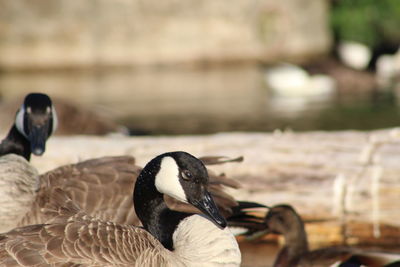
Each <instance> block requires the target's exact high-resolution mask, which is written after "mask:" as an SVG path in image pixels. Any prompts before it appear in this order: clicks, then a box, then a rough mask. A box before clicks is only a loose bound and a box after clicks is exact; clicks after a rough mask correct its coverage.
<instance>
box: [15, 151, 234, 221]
mask: <svg viewBox="0 0 400 267" xmlns="http://www.w3.org/2000/svg"><path fill="white" fill-rule="evenodd" d="M218 159H219V157H218ZM208 161H209V162H212V163H213V164H218V163H219V164H222V163H225V162H226V161H227V159H225V158H224V161H222V160H220V161H217V160H216V159H213V161H211V160H210V159H209V160H208ZM140 171H141V168H140V167H139V166H137V165H135V159H134V158H133V157H131V156H114V157H112V156H111V157H102V158H95V159H91V160H86V161H83V162H80V163H76V164H69V165H65V166H61V167H59V168H56V169H54V170H52V171H49V172H47V173H45V174H43V175H41V177H40V180H41V187H40V189H39V191H38V193H37V195H36V199H35V201H33V203H32V205H31V208H30V209H29V212H28V213H27V214H26V215H25V216H24V217H23V218H22V220H21V221H20V222H19V223H18V226H24V225H30V224H38V223H44V222H45V221H47V220H48V219H49V218H50V217H49V216H48V215H45V214H44V213H42V211H41V208H43V207H44V205H45V204H46V203H47V202H48V201H49V200H48V197H49V194H48V190H47V189H48V188H51V187H60V188H63V189H64V190H65V191H66V192H67V194H68V196H69V197H70V198H71V199H72V200H73V201H74V202H75V203H76V204H77V205H78V206H79V207H80V208H82V210H84V211H85V212H86V213H87V214H90V215H91V216H93V217H96V218H98V219H101V220H106V221H113V222H115V223H119V224H132V225H140V221H139V219H138V218H137V216H136V213H135V211H134V209H133V208H132V188H133V187H134V184H135V182H136V178H137V176H138V175H139V173H140ZM209 173H210V186H209V190H210V192H211V194H212V195H213V196H214V200H215V201H216V203H217V205H218V206H219V207H220V210H221V211H222V212H224V214H226V215H229V214H230V212H231V210H230V209H231V207H234V206H236V205H237V203H236V201H235V199H234V198H233V197H232V196H230V195H229V194H227V193H225V192H224V187H225V186H226V187H233V188H237V187H239V186H240V185H239V183H238V182H237V181H235V180H233V179H231V178H228V177H226V176H225V175H224V174H220V175H217V174H215V173H214V172H212V171H211V170H209ZM170 200H171V201H168V203H169V204H170V205H171V206H170V208H172V209H176V210H179V211H186V212H193V213H198V212H199V211H198V210H197V209H196V208H194V207H193V206H191V205H188V204H185V203H182V202H178V201H177V200H175V199H170Z"/></svg>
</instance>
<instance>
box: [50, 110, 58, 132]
mask: <svg viewBox="0 0 400 267" xmlns="http://www.w3.org/2000/svg"><path fill="white" fill-rule="evenodd" d="M51 113H52V114H53V129H51V134H53V133H54V132H55V131H56V130H57V126H58V118H57V112H56V109H55V108H54V106H51Z"/></svg>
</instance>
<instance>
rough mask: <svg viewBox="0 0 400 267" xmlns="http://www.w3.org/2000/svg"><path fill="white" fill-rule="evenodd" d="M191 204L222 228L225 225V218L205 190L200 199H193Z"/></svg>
mask: <svg viewBox="0 0 400 267" xmlns="http://www.w3.org/2000/svg"><path fill="white" fill-rule="evenodd" d="M193 205H194V206H195V207H196V208H198V209H199V210H200V211H202V212H203V213H204V214H205V215H206V216H207V217H209V218H210V219H211V220H212V221H213V222H214V223H216V224H217V225H219V226H220V227H222V228H225V227H226V220H225V218H224V217H223V216H222V215H221V214H220V213H219V210H218V208H217V205H216V204H215V202H214V200H213V199H212V197H211V195H210V193H209V192H207V191H205V192H204V195H203V198H202V199H201V200H200V201H194V203H193Z"/></svg>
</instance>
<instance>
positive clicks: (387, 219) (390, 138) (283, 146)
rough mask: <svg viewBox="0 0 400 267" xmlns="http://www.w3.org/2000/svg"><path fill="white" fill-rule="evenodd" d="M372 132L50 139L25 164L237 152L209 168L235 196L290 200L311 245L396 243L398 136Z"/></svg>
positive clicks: (269, 201)
mask: <svg viewBox="0 0 400 267" xmlns="http://www.w3.org/2000/svg"><path fill="white" fill-rule="evenodd" d="M399 132H400V131H399V130H398V129H388V130H379V131H372V132H359V131H342V132H307V133H293V132H279V131H276V132H274V133H223V134H216V135H209V136H169V137H119V136H108V137H85V136H73V137H55V138H52V139H50V140H49V143H48V146H47V151H46V154H45V156H43V157H34V158H33V160H32V162H33V164H34V165H35V166H37V167H38V169H39V170H40V171H41V172H43V171H46V170H49V169H52V168H54V167H57V166H59V165H61V164H67V163H71V162H77V161H79V160H84V159H88V158H92V157H99V156H103V155H120V154H129V155H133V156H135V157H136V158H137V162H138V164H141V165H143V164H145V163H146V162H147V161H148V160H149V159H151V158H152V157H153V156H155V155H156V154H160V153H163V152H165V151H173V150H185V151H188V152H190V153H192V154H194V155H196V156H205V155H226V156H231V157H235V156H239V155H242V156H244V162H242V163H232V164H225V165H222V166H215V167H214V166H213V169H215V170H216V171H219V172H224V173H226V174H227V175H229V176H231V177H234V178H236V179H238V180H239V181H240V182H241V183H242V185H243V188H241V189H239V190H236V191H235V192H233V193H234V195H235V197H236V198H238V199H242V200H249V201H257V202H261V203H264V204H267V205H274V204H277V203H289V204H291V205H293V206H294V207H295V208H296V209H297V210H298V211H299V213H300V214H301V215H302V216H303V217H304V218H305V219H306V220H307V221H314V222H312V223H311V222H310V223H308V224H307V231H308V234H309V238H310V243H311V245H312V246H314V247H315V246H320V245H327V244H342V243H347V244H352V245H354V244H357V245H362V244H379V245H395V244H396V245H398V244H399V243H400V230H399V226H400V164H399V162H400V134H399Z"/></svg>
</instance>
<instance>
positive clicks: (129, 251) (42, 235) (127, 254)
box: [0, 188, 171, 266]
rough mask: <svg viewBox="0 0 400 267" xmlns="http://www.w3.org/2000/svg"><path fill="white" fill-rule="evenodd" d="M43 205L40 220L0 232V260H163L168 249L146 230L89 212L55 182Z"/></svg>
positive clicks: (20, 262) (83, 262)
mask: <svg viewBox="0 0 400 267" xmlns="http://www.w3.org/2000/svg"><path fill="white" fill-rule="evenodd" d="M43 210H44V213H46V214H48V213H50V215H51V217H52V219H50V220H49V221H48V222H47V223H46V224H38V225H31V226H25V227H21V228H16V229H14V230H12V231H10V232H8V233H5V234H1V235H0V266H61V265H64V264H66V265H68V266H69V265H72V264H77V265H79V264H81V265H84V266H111V265H112V266H132V265H133V264H134V266H167V265H168V264H167V263H168V255H171V253H170V252H169V251H167V250H165V249H164V247H163V246H162V245H161V243H159V242H158V241H157V240H156V239H155V238H154V237H153V236H152V235H151V234H150V233H148V232H147V231H146V230H144V229H142V228H139V227H134V226H129V225H119V224H116V223H114V222H107V221H102V220H99V219H97V218H94V217H91V216H89V215H87V214H85V213H84V212H83V211H81V210H79V208H78V207H77V205H75V204H74V203H73V202H72V200H70V199H69V197H68V196H67V194H66V193H65V192H64V191H63V190H61V189H60V188H53V189H52V192H51V197H50V201H49V203H47V204H46V205H45V207H44V209H43ZM145 264H146V265H145Z"/></svg>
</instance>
